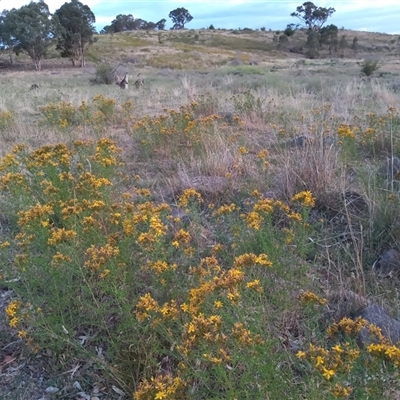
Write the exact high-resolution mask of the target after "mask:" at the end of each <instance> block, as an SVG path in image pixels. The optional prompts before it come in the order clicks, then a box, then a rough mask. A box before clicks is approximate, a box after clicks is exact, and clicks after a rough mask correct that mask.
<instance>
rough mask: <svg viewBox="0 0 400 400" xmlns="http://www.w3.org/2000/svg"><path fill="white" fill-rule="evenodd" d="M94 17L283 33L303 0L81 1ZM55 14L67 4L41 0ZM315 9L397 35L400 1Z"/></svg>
mask: <svg viewBox="0 0 400 400" xmlns="http://www.w3.org/2000/svg"><path fill="white" fill-rule="evenodd" d="M80 1H81V2H82V3H83V4H86V5H88V6H89V7H90V9H91V10H92V12H93V13H94V15H95V16H96V24H95V26H96V29H97V30H98V31H100V30H101V29H102V28H103V27H104V26H106V25H110V24H111V22H112V20H113V19H115V17H116V16H117V15H118V14H132V15H133V16H134V17H135V18H141V19H144V20H146V21H152V22H158V21H159V20H161V19H163V18H165V19H166V20H167V25H166V29H169V28H170V27H171V26H172V21H171V19H170V18H169V17H168V14H169V13H170V11H172V10H174V9H176V8H178V7H184V8H186V9H187V10H188V11H189V12H190V14H191V15H192V17H193V20H192V21H191V22H190V23H188V24H187V25H186V26H185V27H186V28H188V29H199V28H207V27H209V26H210V25H211V24H212V25H214V27H215V28H226V29H238V28H242V29H243V28H251V29H259V28H261V27H265V28H266V29H272V30H283V29H285V27H286V25H287V24H290V23H298V22H300V21H299V20H298V19H297V18H295V17H291V16H290V14H291V13H292V12H294V11H296V8H297V7H298V6H300V5H301V4H302V3H303V2H304V1H305V0H300V1H298V2H296V1H285V0H213V1H210V0H206V1H198V0H188V1H170V0H156V1H134V0H120V1H117V0H80ZM28 3H29V0H28V1H27V0H0V10H4V9H6V10H10V9H12V8H19V7H21V6H23V5H25V4H28ZM45 3H46V4H47V5H48V6H49V8H50V12H54V11H55V10H57V9H58V8H60V7H61V5H63V4H64V3H65V0H47V1H46V0H45ZM314 4H315V5H317V6H319V7H334V8H335V9H336V12H335V13H334V14H333V16H332V17H330V18H329V19H328V22H327V23H328V24H335V25H336V26H337V27H339V28H341V27H344V28H346V29H352V30H359V31H360V30H363V31H370V32H383V33H390V34H400V23H399V21H400V0H363V1H359V0H348V1H344V0H342V1H340V0H339V1H337V0H332V1H325V0H322V1H314Z"/></svg>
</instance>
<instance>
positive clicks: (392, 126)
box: [0, 31, 400, 399]
mask: <svg viewBox="0 0 400 400" xmlns="http://www.w3.org/2000/svg"><path fill="white" fill-rule="evenodd" d="M357 34H358V35H361V33H359V32H357ZM174 35H175V36H174ZM195 35H198V37H197V38H196V37H195ZM263 35H272V33H269V32H265V33H261V32H253V33H246V34H242V35H234V34H232V33H229V32H221V33H220V36H219V37H218V36H217V34H215V33H213V34H211V33H209V32H203V31H199V32H192V31H189V32H186V33H184V34H182V35H180V36H179V35H178V34H172V33H162V34H161V38H160V37H159V36H158V35H157V34H156V33H140V35H139V34H135V35H133V34H131V33H125V34H123V35H114V36H104V37H101V38H100V40H99V42H97V44H96V46H97V47H95V48H94V49H93V58H94V59H96V58H98V59H99V58H102V57H103V55H104V56H105V55H107V56H109V57H110V59H113V60H114V58H113V57H114V56H115V54H118V57H122V56H124V57H125V56H126V57H128V56H129V54H133V56H132V57H135V61H132V62H130V61H127V60H125V61H124V59H123V57H122V58H118V62H117V61H116V62H115V67H117V68H118V69H119V70H120V71H121V72H122V71H123V72H125V71H126V70H127V71H128V72H129V74H130V77H131V82H132V80H134V77H135V76H136V75H137V74H138V73H139V72H140V73H141V77H143V78H144V80H145V85H144V86H142V87H139V88H135V87H134V86H133V85H132V84H131V85H130V87H129V89H128V90H120V89H119V87H118V86H116V85H92V84H91V83H90V82H91V79H93V77H94V75H95V65H94V64H93V65H92V66H90V67H88V68H85V69H82V70H78V69H71V68H60V67H51V66H49V67H48V68H46V69H45V70H43V71H42V72H40V73H35V74H33V73H31V72H26V71H7V72H4V73H3V75H2V77H1V82H0V144H1V146H0V152H1V154H0V157H1V160H0V224H1V225H0V226H1V230H0V234H1V237H0V248H1V253H0V254H1V255H0V257H1V264H2V267H1V269H0V288H1V289H2V292H3V293H4V296H5V294H7V297H5V298H6V299H7V301H6V302H4V301H3V303H4V308H5V320H4V321H3V325H1V326H3V327H4V329H2V330H0V342H1V343H2V344H3V343H4V345H2V347H0V351H1V353H0V354H1V358H0V361H2V360H7V362H5V361H3V364H2V367H3V368H4V370H5V371H6V372H7V373H5V374H4V376H5V380H4V382H5V383H4V384H3V389H1V388H0V394H1V396H2V398H5V399H13V398H16V397H15V393H17V389H18V388H17V384H16V383H15V382H17V381H16V378H15V376H14V375H15V374H14V375H13V372H12V371H11V370H8V369H7V368H8V367H9V365H8V364H12V363H18V362H22V361H21V360H25V359H26V360H29V362H30V363H31V364H32V365H34V366H36V367H35V372H32V373H31V375H30V379H31V380H38V379H39V376H38V374H39V372H38V371H39V370H40V369H41V368H44V365H45V364H46V365H48V367H47V369H46V373H45V376H46V379H45V387H53V388H58V389H59V391H58V394H55V395H54V396H61V398H71V399H72V398H79V396H80V397H81V398H90V396H94V397H92V398H95V397H97V398H107V399H111V398H122V397H123V396H124V395H128V396H130V397H131V396H132V395H133V396H134V398H135V399H235V398H237V399H266V398H270V399H279V398H287V399H299V398H306V399H321V398H324V399H330V398H341V397H349V398H354V399H368V398H370V399H376V398H387V399H395V398H396V395H397V394H396V393H398V391H399V390H400V387H399V381H398V368H399V366H400V348H399V347H398V346H396V343H390V342H389V341H388V340H387V339H386V338H385V337H384V336H383V335H382V333H381V332H380V330H379V329H378V328H376V327H375V326H374V325H369V324H368V323H367V322H366V321H365V320H362V319H356V318H355V317H356V315H357V310H358V308H359V307H360V304H359V303H357V302H356V303H357V304H350V303H351V302H350V301H349V300H348V299H349V296H350V295H349V293H352V295H351V296H353V297H352V298H357V299H368V301H372V302H374V303H378V304H380V305H382V306H384V307H385V308H386V309H387V310H388V311H389V313H390V314H391V315H392V316H393V317H394V318H397V319H399V318H400V315H399V306H400V297H399V292H398V287H397V286H398V282H399V281H398V277H396V276H393V275H395V274H393V273H392V274H389V275H390V276H389V277H385V278H384V277H382V276H379V275H377V273H376V271H375V270H374V269H373V268H372V266H373V264H374V262H375V261H376V260H377V258H378V257H379V256H380V255H381V254H382V253H383V252H384V251H385V250H387V249H390V248H391V249H398V248H399V247H400V212H399V210H400V209H399V205H400V194H399V181H398V178H399V176H398V173H399V171H400V166H395V165H394V162H388V160H393V157H394V156H396V155H398V154H399V153H400V115H399V112H400V80H399V79H400V78H399V74H400V62H399V61H398V59H396V58H395V57H391V56H390V55H389V56H387V57H386V58H385V59H384V60H382V61H381V65H380V69H379V71H378V73H379V74H381V75H380V76H378V73H377V74H376V75H377V77H373V78H372V79H361V78H360V76H359V75H360V65H359V60H358V59H351V58H343V59H340V60H337V59H332V60H331V59H329V60H299V59H298V58H296V59H291V58H289V57H287V55H284V54H281V55H280V57H279V58H274V53H273V52H271V51H267V50H269V49H270V47H269V44H268V43H265V42H263V40H262V38H263V37H264V36H263ZM237 36H240V37H239V38H238V37H237ZM378 36H379V35H378ZM378 36H377V38H375V40H378V39H379V37H378ZM232 37H233V38H234V39H235V40H234V43H235V45H236V46H238V48H235V46H234V44H233V42H232V40H233V39H232ZM369 38H370V37H369ZM271 40H272V39H271ZM363 40H364V39H363ZM365 40H367V39H365ZM368 40H370V39H368ZM160 42H161V43H160ZM250 42H251V43H250ZM107 43H108V44H107ZM255 43H258V44H255ZM375 43H376V42H375ZM107 46H109V47H107ZM164 48H165V49H164ZM216 48H218V49H222V50H218V51H216V50H215V49H216ZM163 49H164V50H163ZM101 52H104V54H103V53H101ZM113 52H114V53H113ZM196 56H197V57H198V58H197V59H196ZM157 57H158V58H157ZM233 59H235V60H236V62H234V63H233V64H232V60H233ZM218 60H219V63H218V62H217V61H218ZM237 60H239V61H237ZM253 60H257V65H249V63H250V62H252V61H253ZM58 62H59V60H58ZM119 63H121V64H122V65H119ZM173 63H176V64H173ZM169 64H171V65H169ZM172 64H173V65H172ZM48 65H50V64H48ZM174 65H175V66H174ZM176 65H178V66H176ZM212 65H213V66H214V67H213V68H207V67H210V66H212ZM217 65H219V66H218V67H216V66H217ZM188 66H191V67H193V68H192V69H188ZM195 66H197V68H196V69H194V67H195ZM32 84H37V85H38V87H39V88H38V89H35V90H29V88H30V86H31V85H32ZM4 296H3V297H4ZM351 296H350V297H351ZM346 299H347V301H348V304H347V305H346V307H344V306H343V303H344V302H345V301H346ZM352 307H353V308H355V309H352ZM347 317H348V318H347ZM350 317H354V318H350ZM5 325H7V329H6V327H5ZM362 329H364V331H365V330H366V331H368V332H369V335H370V336H371V340H372V341H373V343H372V344H368V345H365V346H363V347H362V346H361V347H360V346H359V343H358V334H359V332H360V330H362ZM21 349H22V350H21ZM7 357H11V358H7ZM43 360H45V362H44V361H43ZM24 379H25V380H24ZM24 379H22V378H21V380H20V381H18V382H19V389H18V396H19V397H18V398H21V399H28V398H34V397H32V395H31V394H29V393H30V392H29V388H28V386H29V383H28V382H27V379H26V377H25V378H24ZM77 382H78V383H77ZM37 386H38V388H39V389H40V388H42V389H43V388H44V387H41V386H40V384H37ZM11 387H13V392H11V389H10V388H11ZM50 392H51V391H50ZM47 396H51V393H47ZM85 396H89V397H85Z"/></svg>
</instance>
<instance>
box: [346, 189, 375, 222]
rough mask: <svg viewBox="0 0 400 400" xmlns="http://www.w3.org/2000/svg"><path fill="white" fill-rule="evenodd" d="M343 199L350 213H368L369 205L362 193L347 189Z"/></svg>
mask: <svg viewBox="0 0 400 400" xmlns="http://www.w3.org/2000/svg"><path fill="white" fill-rule="evenodd" d="M343 200H344V203H345V206H346V208H347V211H348V212H349V214H350V215H352V216H356V217H361V216H363V215H368V209H369V207H368V204H367V202H366V201H365V200H364V197H363V196H362V195H361V194H359V193H357V192H355V191H351V190H347V191H346V192H345V193H344V199H343Z"/></svg>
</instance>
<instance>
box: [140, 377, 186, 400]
mask: <svg viewBox="0 0 400 400" xmlns="http://www.w3.org/2000/svg"><path fill="white" fill-rule="evenodd" d="M185 388H186V383H185V382H184V381H183V380H182V379H181V378H180V377H175V378H174V377H172V376H171V375H169V374H167V375H158V376H156V377H153V378H151V379H149V380H143V381H142V382H141V383H140V384H139V387H138V389H137V390H136V391H135V394H134V396H133V398H134V399H135V400H163V399H165V400H181V399H183V398H185V395H184V390H185Z"/></svg>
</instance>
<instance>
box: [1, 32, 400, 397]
mask: <svg viewBox="0 0 400 400" xmlns="http://www.w3.org/2000/svg"><path fill="white" fill-rule="evenodd" d="M343 33H347V34H348V38H349V39H350V38H351V36H352V35H353V34H354V35H357V36H358V37H359V39H360V44H363V46H365V47H367V46H372V44H373V45H374V46H384V45H385V43H386V41H387V40H388V39H390V38H388V37H387V35H380V34H367V33H364V32H348V31H344V32H343ZM196 35H197V36H196ZM272 35H273V32H245V33H244V32H240V35H238V34H233V33H232V32H230V31H221V32H220V31H218V32H215V31H207V30H202V31H187V32H186V31H185V32H184V33H176V32H162V35H161V42H162V43H160V42H159V37H158V34H157V33H156V32H150V33H144V32H138V33H136V32H130V33H124V34H121V35H114V36H100V37H99V41H98V42H97V43H96V45H95V46H94V47H93V48H92V50H91V53H92V57H93V59H101V58H104V57H108V58H109V59H111V60H112V62H113V63H115V67H118V68H119V69H121V71H122V70H124V71H125V70H127V71H128V72H129V75H130V77H132V78H131V79H130V82H132V81H133V79H134V77H135V76H136V75H137V74H138V73H139V72H140V73H141V77H143V79H144V81H145V85H144V86H143V87H140V88H135V87H134V86H133V85H130V87H129V89H128V90H126V91H122V90H120V89H119V88H118V87H117V86H116V85H109V86H107V85H92V84H91V83H90V80H91V79H92V78H93V76H94V72H95V65H94V64H90V65H89V66H88V67H87V68H85V69H72V68H66V67H65V66H66V64H65V61H64V67H63V68H61V67H60V66H56V65H55V63H56V62H58V63H60V64H61V61H60V60H47V61H46V63H45V67H44V70H43V71H42V72H40V73H33V72H29V71H20V70H15V71H5V72H4V73H3V74H2V80H1V82H0V115H1V112H11V113H12V115H13V119H14V121H13V124H12V125H11V126H8V127H7V128H6V129H4V128H1V120H0V153H1V154H0V155H1V156H3V155H4V154H5V153H6V152H9V151H10V150H11V149H12V147H13V146H14V145H15V144H17V143H26V144H28V145H29V146H30V147H31V148H37V147H39V146H41V145H44V144H55V143H59V142H63V143H67V144H70V143H72V142H73V141H74V140H76V139H94V138H99V137H103V136H107V137H111V138H113V139H114V140H116V142H117V143H118V145H119V146H121V147H122V149H123V150H122V157H123V160H124V162H125V166H124V173H125V174H126V177H125V178H124V185H125V186H126V189H127V190H128V191H129V190H132V187H134V186H135V185H136V183H137V182H136V180H135V179H137V178H135V177H136V176H140V183H141V185H142V186H143V187H144V188H150V189H151V190H152V192H153V196H154V198H155V199H156V201H167V202H169V203H170V204H173V205H174V204H176V201H177V198H178V196H179V195H180V194H181V193H182V191H183V190H184V189H186V188H188V187H195V188H196V189H197V190H198V191H200V192H202V194H203V195H204V198H205V199H206V200H207V201H208V202H210V203H211V202H212V203H216V204H217V205H219V204H225V203H226V204H228V203H230V202H236V203H238V204H240V205H241V206H242V205H243V204H244V203H245V202H246V201H247V200H248V196H249V193H251V192H252V191H253V190H255V189H256V190H258V191H259V192H260V193H261V194H263V195H265V196H269V197H272V198H274V199H276V200H284V201H286V202H290V200H291V199H292V197H293V196H294V195H295V194H296V193H298V192H299V191H311V192H312V193H313V195H314V196H315V197H316V207H315V209H314V210H313V212H314V214H313V215H311V216H310V221H309V222H310V224H311V226H312V229H313V230H311V231H307V232H306V233H305V235H308V236H307V238H308V237H310V238H311V239H312V240H313V242H312V243H313V244H315V248H312V249H310V248H307V251H306V252H305V253H301V252H300V250H299V252H298V253H296V251H297V249H294V248H293V249H292V250H293V253H291V254H290V256H288V257H289V258H290V260H289V259H287V260H285V261H284V262H282V266H279V265H280V262H281V261H282V260H280V259H279V260H278V261H279V262H278V263H277V264H278V266H277V272H274V274H276V275H273V277H272V278H270V279H271V287H273V288H274V289H273V290H272V289H271V293H270V294H269V295H270V297H271V298H272V299H273V301H275V302H276V308H277V309H279V306H280V305H282V304H285V305H287V307H289V308H291V309H290V311H288V312H287V313H283V314H282V315H280V317H279V318H278V319H279V321H278V323H277V325H276V326H275V325H274V326H272V325H271V327H269V328H270V329H271V333H272V332H274V330H278V331H279V333H280V334H282V332H284V334H285V335H287V338H290V335H292V334H293V331H295V330H297V331H298V333H297V336H296V340H297V339H298V340H300V339H299V338H300V337H301V340H304V335H305V334H304V332H303V331H302V329H304V324H303V323H304V321H302V320H301V318H302V316H301V312H300V311H299V308H298V306H297V305H296V302H297V300H296V298H297V297H296V296H297V293H295V292H296V290H298V286H299V282H300V281H301V285H302V286H303V285H304V286H305V287H310V288H314V287H318V288H319V289H320V291H321V292H322V291H323V290H328V291H332V290H333V291H336V290H338V291H343V292H344V291H346V290H353V291H355V292H356V293H358V294H362V295H364V296H365V295H367V296H368V297H369V298H371V299H373V300H375V301H379V302H380V303H383V304H385V305H386V306H388V307H390V309H391V310H394V311H395V312H397V313H398V311H396V310H398V305H399V304H400V300H399V295H398V293H397V290H396V282H397V281H395V280H391V281H382V280H379V279H377V278H376V277H375V276H374V275H373V274H371V273H370V272H369V270H370V269H371V265H372V263H373V261H374V259H376V257H377V256H378V255H379V254H380V253H381V252H382V251H383V250H384V249H385V247H388V246H391V247H398V246H400V235H399V234H398V231H399V225H400V222H399V217H398V212H397V211H396V210H395V207H394V206H393V204H397V203H393V204H392V203H390V202H389V200H388V199H389V197H388V195H389V194H391V195H393V196H394V197H396V198H397V197H398V191H396V190H391V191H390V190H389V189H390V188H389V189H387V187H384V186H383V184H382V182H380V181H379V176H378V175H377V170H378V169H379V166H380V165H381V163H382V162H383V161H384V159H385V158H386V156H387V155H390V154H391V153H390V152H393V149H394V147H390V146H388V145H387V140H386V139H387V138H386V139H385V140H382V146H381V147H380V148H379V149H378V148H376V149H374V150H376V152H375V153H373V152H372V151H371V150H369V149H366V148H365V147H362V146H360V149H361V150H360V151H359V152H354V151H353V150H352V149H351V148H350V146H349V148H348V149H346V148H344V147H343V146H342V144H340V143H339V139H340V138H338V136H337V130H338V127H339V126H341V125H343V124H344V125H348V126H349V127H353V126H356V125H357V126H360V127H361V128H362V129H364V128H365V129H366V128H367V127H368V126H369V125H368V124H369V119H368V118H369V117H368V116H367V114H368V113H375V114H376V115H378V116H384V115H386V113H387V111H388V108H389V107H395V108H396V109H397V110H400V104H399V97H398V92H396V87H395V86H394V83H395V80H396V79H398V78H397V77H398V76H399V74H400V63H399V62H398V60H397V58H396V57H394V56H393V52H392V53H387V57H386V58H385V59H384V61H381V68H380V70H379V72H383V74H382V76H379V75H377V76H376V77H373V78H372V79H370V80H365V79H362V78H360V76H359V74H360V65H359V59H358V58H359V57H361V56H362V54H358V55H357V56H356V57H355V58H352V57H351V54H350V51H349V52H348V54H347V55H346V56H347V57H348V58H347V57H346V58H344V59H340V60H339V59H332V60H331V59H322V60H301V61H300V62H299V58H298V57H293V54H289V53H279V55H278V56H277V57H275V56H274V54H275V53H274V51H272ZM365 54H367V53H365ZM254 60H256V62H257V65H249V64H250V62H251V63H252V64H254V63H253V61H254ZM21 64H22V62H21ZM34 83H35V84H37V85H38V86H39V89H37V90H29V89H30V87H31V85H32V84H34ZM99 95H103V96H104V97H105V98H106V99H111V100H112V101H113V102H115V104H116V107H117V108H116V109H117V111H116V112H115V113H114V114H113V115H112V118H110V120H108V121H107V122H106V123H104V124H103V125H102V126H94V125H93V124H89V123H88V124H86V125H84V126H78V127H72V128H71V127H68V129H61V128H59V127H57V126H48V125H45V124H43V123H42V122H43V115H42V112H41V107H44V106H47V105H49V104H60V103H62V102H65V103H68V104H69V103H70V104H71V105H72V106H73V107H75V108H77V107H79V106H80V105H81V104H82V102H83V101H84V102H86V103H88V104H94V103H93V99H94V98H96V96H99ZM128 101H130V102H132V105H133V107H132V109H131V110H130V111H129V113H127V114H124V115H123V113H122V111H121V107H122V105H123V104H126V103H127V102H128ZM191 102H196V103H197V108H196V112H195V114H194V116H192V117H193V119H194V120H196V121H199V120H200V121H202V123H203V122H204V121H203V119H206V118H207V117H211V116H215V117H218V118H216V119H215V121H213V123H212V124H209V123H208V122H206V123H204V126H205V127H206V128H204V126H202V129H201V130H199V131H195V133H196V134H198V136H196V141H195V142H190V141H189V140H186V138H185V136H184V135H183V131H184V128H182V129H181V130H180V131H177V132H174V134H175V136H171V137H170V140H166V139H165V138H163V137H162V136H161V138H160V135H158V136H157V134H158V133H157V132H155V130H153V131H150V132H147V133H146V134H143V133H142V134H139V133H138V132H139V130H138V129H136V128H135V124H137V122H138V121H141V120H142V119H143V118H145V117H148V118H149V119H150V120H152V121H154V119H155V118H157V117H158V116H160V115H169V114H168V113H169V112H170V110H171V109H172V110H175V112H179V110H180V108H181V107H182V106H184V107H187V106H188V105H189V104H190V103H191ZM182 115H183V114H182ZM183 120H184V115H183V116H181V117H180V119H179V121H178V122H179V123H182V121H183ZM388 126H389V125H382V128H379V129H381V130H382V131H379V132H380V133H382V134H384V133H385V132H388V136H390V135H389V133H390V134H391V135H392V136H393V138H392V139H393V141H394V142H395V145H397V146H398V145H399V144H398V142H399V137H400V132H399V123H398V116H396V117H393V119H392V125H391V129H392V131H389V130H388ZM198 132H200V133H198ZM146 135H147V136H146ZM180 135H181V136H180ZM146 140H147V141H148V142H151V143H152V145H153V147H152V146H148V147H146V146H145V145H144V144H143V143H144V142H146ZM196 146H197V147H196ZM265 150H267V151H268V157H266V160H264V159H260V157H259V154H260V152H262V151H265ZM263 161H268V163H269V165H268V167H267V168H264V164H263ZM349 192H351V193H359V194H360V195H361V196H362V198H363V199H364V201H365V204H366V205H367V206H366V211H365V214H362V215H356V216H354V213H352V211H351V210H350V209H349V208H348V207H347V206H346V204H347V203H346V202H345V201H344V196H345V195H346V193H349ZM246 204H247V203H246ZM246 204H244V205H243V208H244V210H246V208H245V207H246ZM250 204H251V203H250ZM202 212H203V211H202ZM204 215H206V213H205V212H203V214H201V216H202V218H203V217H204ZM206 216H207V215H206ZM321 221H323V222H321ZM274 222H275V223H276V224H277V225H278V226H280V224H283V225H284V224H285V221H284V220H279V219H278V220H277V221H274ZM324 224H325V225H324ZM191 229H192V230H193V231H196V232H197V233H196V234H197V237H196V240H197V242H198V243H201V246H202V248H203V249H204V251H206V250H207V249H208V248H210V247H211V246H212V244H214V242H215V237H216V230H217V228H216V227H213V226H210V225H209V224H208V223H206V222H204V223H203V221H202V220H201V218H200V217H199V220H196V221H195V222H194V223H193V224H192V225H191ZM253 245H254V246H255V244H253ZM271 251H272V252H273V247H272V248H271ZM279 268H281V269H279ZM297 277H299V278H298V279H299V280H296V279H297ZM285 291H286V294H285V296H282V295H281V294H280V293H281V292H285ZM265 312H266V314H267V310H265ZM270 312H271V311H270ZM265 318H266V319H267V318H268V317H265ZM275 322H276V321H275ZM285 343H286V342H285ZM288 343H289V339H288ZM310 398H314V397H310ZM315 398H317V397H315Z"/></svg>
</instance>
